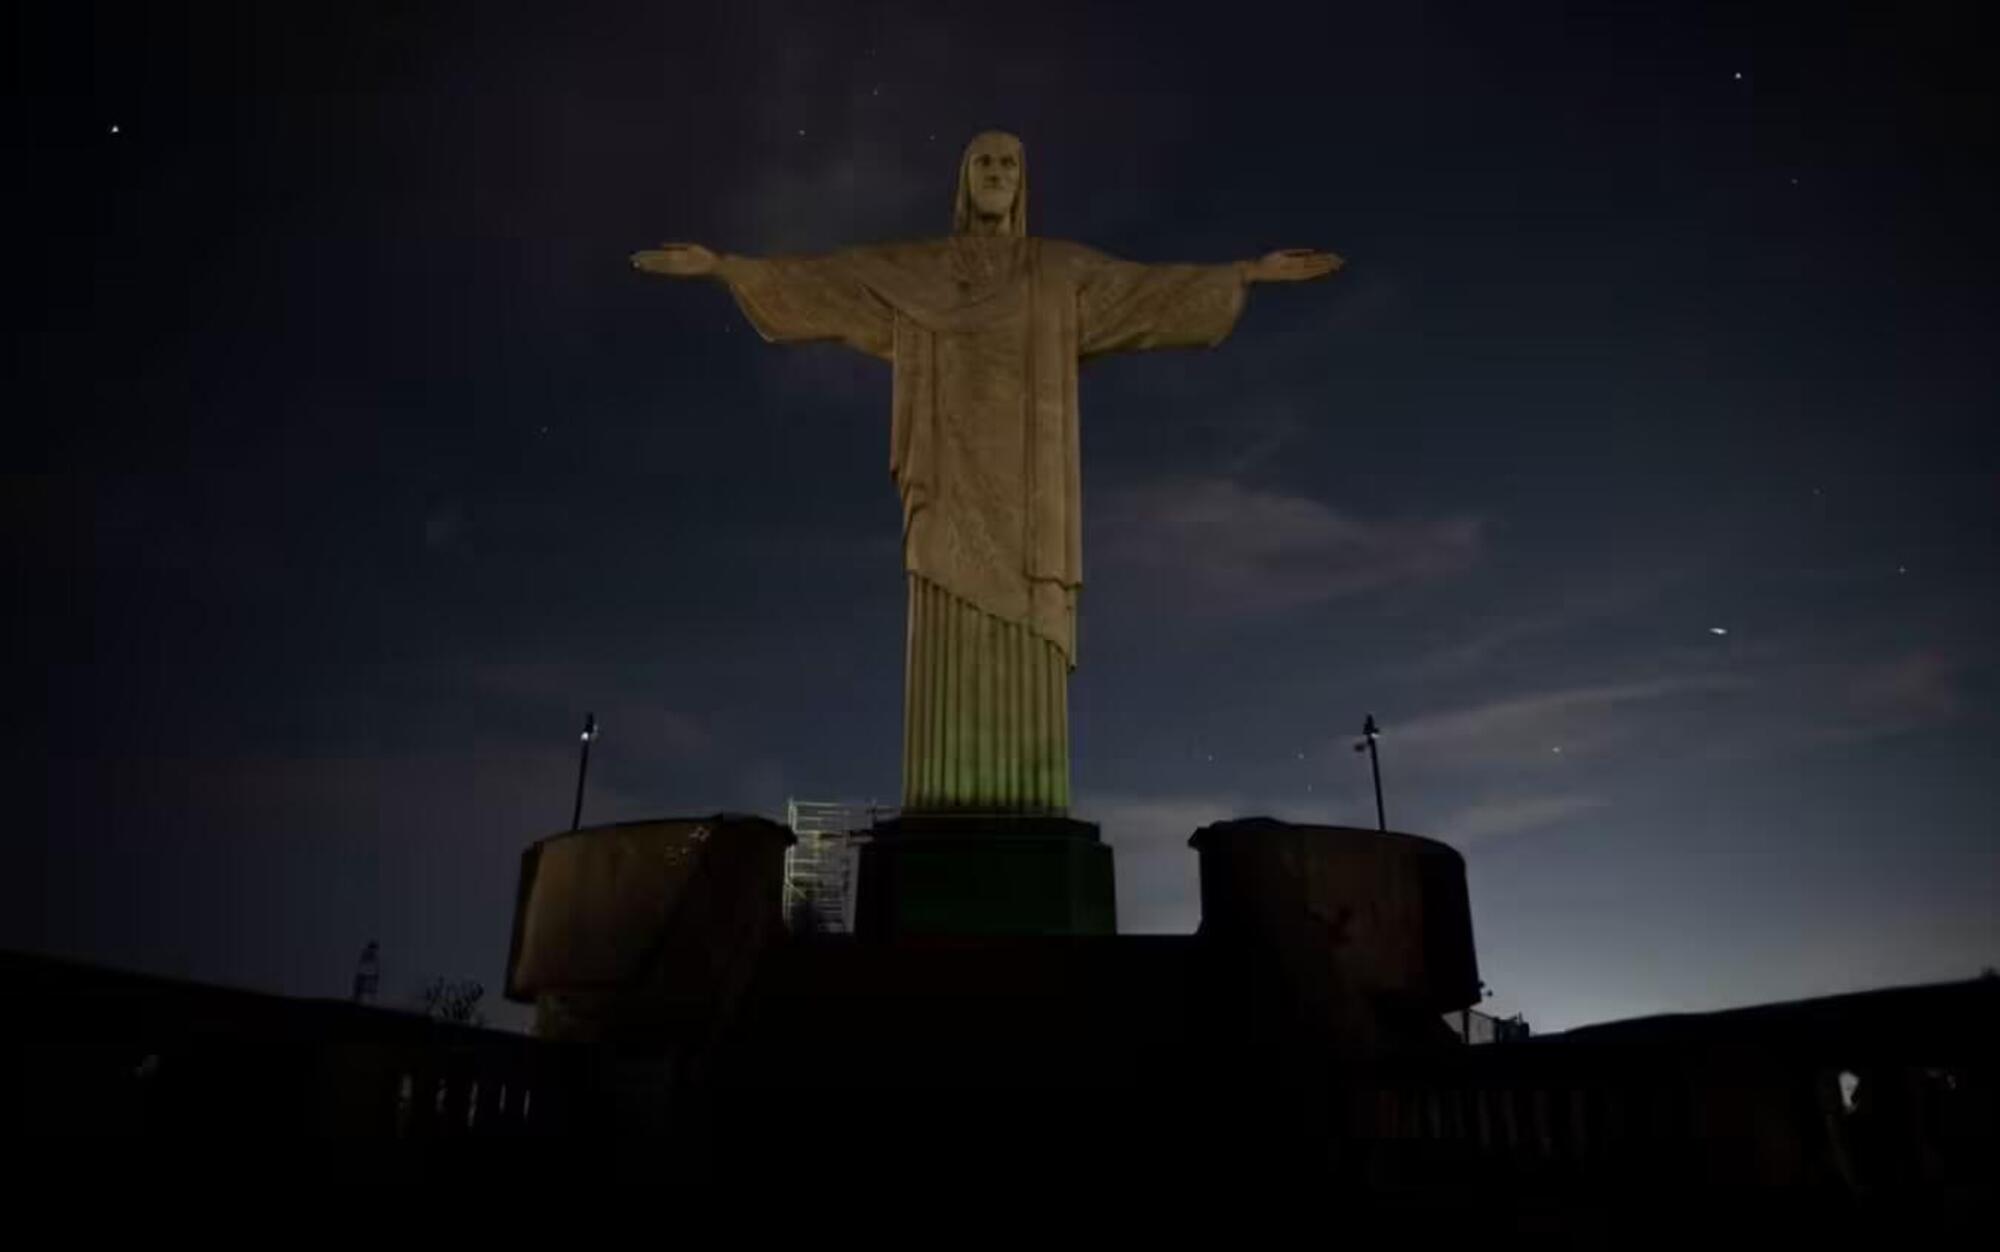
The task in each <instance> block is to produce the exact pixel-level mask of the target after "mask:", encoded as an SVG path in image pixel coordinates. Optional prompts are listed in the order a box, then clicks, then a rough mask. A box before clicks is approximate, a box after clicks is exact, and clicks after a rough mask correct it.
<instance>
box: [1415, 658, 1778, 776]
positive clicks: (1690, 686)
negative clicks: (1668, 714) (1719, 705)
mask: <svg viewBox="0 0 2000 1252" xmlns="http://www.w3.org/2000/svg"><path fill="white" fill-rule="evenodd" d="M1747 685H1748V683H1747V682H1746V681H1745V680H1743V679H1741V678H1735V677H1730V676H1726V675H1706V674H1698V675H1687V676H1681V677H1671V678H1657V679H1648V680H1644V681H1640V682H1626V683H1607V684H1600V685H1597V686H1586V687H1569V688H1563V689H1560V690H1556V691H1543V692H1537V693H1534V694H1532V695H1524V696H1515V697H1513V698H1511V699H1506V700H1498V701H1494V702H1492V703H1488V704H1481V705H1475V706H1473V707H1471V708H1465V709H1454V710H1451V711H1449V712H1444V713H1433V714H1431V715H1429V716H1426V717H1419V718H1417V719H1415V720H1413V721H1410V722H1406V723H1403V724H1401V725H1397V726H1394V727H1392V728H1390V729H1389V730H1387V731H1385V734H1384V738H1385V740H1390V739H1393V741H1394V743H1395V744H1396V745H1397V748H1398V750H1403V749H1409V748H1418V749H1422V750H1424V751H1425V752H1427V753H1429V754H1430V755H1431V756H1432V757H1433V758H1434V759H1438V760H1440V761H1450V760H1457V761H1459V762H1461V763H1467V764H1470V763H1475V762H1489V761H1492V760H1494V759H1510V758H1519V757H1524V756H1526V757H1537V758H1539V757H1542V756H1545V755H1549V754H1552V753H1554V752H1555V750H1556V749H1557V748H1560V749H1562V751H1563V752H1565V753H1568V754H1570V755H1585V754H1588V753H1591V752H1595V751H1598V750H1600V749H1602V748H1604V747H1606V746H1608V745H1610V744H1612V743H1615V742H1619V741H1622V740H1624V739H1627V738H1631V737H1634V736H1636V735H1638V734H1640V733H1641V731H1642V730H1643V729H1644V725H1643V723H1641V722H1639V721H1638V720H1637V719H1636V718H1635V717H1634V711H1635V710H1636V709H1638V708H1640V707H1642V706H1648V705H1658V704H1661V703H1664V702H1667V701H1672V700H1676V699H1680V698H1683V697H1688V696H1695V695H1706V694H1714V693H1720V692H1729V691H1735V690H1739V689H1741V688H1743V687H1745V686H1747Z"/></svg>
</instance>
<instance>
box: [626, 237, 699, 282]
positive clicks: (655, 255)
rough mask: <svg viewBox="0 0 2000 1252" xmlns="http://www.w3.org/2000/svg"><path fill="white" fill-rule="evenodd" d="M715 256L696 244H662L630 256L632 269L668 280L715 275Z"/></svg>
mask: <svg viewBox="0 0 2000 1252" xmlns="http://www.w3.org/2000/svg"><path fill="white" fill-rule="evenodd" d="M716 259H717V258H716V255H715V254H714V253H713V252H710V251H709V250H708V249H707V248H704V247H702V246H701V245H700V244H698V243H663V244H661V245H660V246H659V247H657V248H652V249H648V250H647V251H645V252H634V253H633V254H632V268H633V269H636V270H644V271H645V272H646V273H648V274H665V275H666V276H667V277H669V278H706V277H708V276H709V275H710V274H713V273H715V266H716Z"/></svg>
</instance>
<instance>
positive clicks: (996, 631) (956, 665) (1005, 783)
mask: <svg viewBox="0 0 2000 1252" xmlns="http://www.w3.org/2000/svg"><path fill="white" fill-rule="evenodd" d="M720 274H721V277H722V278H723V279H724V281H726V282H727V283H728V285H729V287H730V290H731V291H732V292H733V293H734V294H735V297H736V301H737V303H738V305H739V306H740V307H741V308H742V310H743V313H744V315H745V316H746V317H748V318H749V319H750V321H751V323H752V324H753V325H754V326H756V328H757V330H758V332H759V333H760V334H762V335H763V336H764V338H766V339H768V340H770V341H772V342H774V343H794V342H801V341H806V340H815V339H833V340H839V341H841V342H843V343H846V344H847V345H849V346H850V347H853V348H855V349H858V350H859V351H862V352H866V353H868V354H869V355H871V356H876V357H881V358H882V359H884V360H887V361H889V362H891V364H892V365H893V367H894V371H895V386H894V400H893V414H894V416H893V420H892V422H891V424H890V433H889V472H890V475H891V477H892V478H893V479H894V480H895V483H896V487H897V490H898V492H899V493H900V494H901V496H902V502H903V564H904V568H905V570H906V571H907V572H908V575H909V581H910V625H909V633H910V639H909V646H908V650H907V653H906V661H905V669H906V682H905V687H906V693H905V694H906V701H905V709H904V759H903V804H904V807H905V808H906V809H911V810H942V809H976V810H993V811H1055V812H1060V811H1063V810H1064V809H1066V808H1067V807H1068V803H1069V732H1068V721H1069V718H1068V702H1067V690H1068V671H1069V670H1070V669H1071V668H1073V667H1074V665H1075V659H1076V600H1077V592H1078V589H1079V588H1080V587H1081V586H1082V583H1083V547H1082V535H1081V524H1082V509H1081V505H1080V500H1081V492H1080V483H1079V476H1078V459H1079V458H1078V439H1077V401H1076V397H1077V384H1076V372H1077V366H1078V363H1079V362H1081V361H1083V360H1086V359H1088V358H1090V357H1093V356H1099V355H1102V354H1105V353H1110V352H1121V351H1135V350H1140V349H1146V348H1169V347H1209V346H1213V345H1214V344H1217V343H1219V342H1221V341H1222V340H1223V339H1224V338H1225V337H1227V336H1228V334H1229V332H1230V330H1231V329H1232V328H1233V327H1234V326H1235V324H1236V318H1237V316H1238V314H1239V313H1241V311H1242V308H1243V296H1244V282H1243V278H1242V274H1241V271H1240V270H1239V269H1238V267H1237V266H1235V265H1233V264H1232V265H1139V264H1134V263H1132V262H1128V261H1119V260H1115V259H1113V258H1111V257H1107V256H1105V255H1103V254H1102V253H1098V252H1094V251H1092V250H1091V249H1089V248H1085V247H1083V246H1081V245H1078V244H1073V243H1063V242H1060V241H1057V240H1045V239H1034V238H1012V237H988V236H975V235H953V236H950V237H948V238H945V239H939V240H926V241H921V242H915V243H896V244H883V245H879V246H874V247H862V248H851V249H847V250H844V251H841V252H836V253H832V254H829V255H826V256H818V257H770V258H750V257H734V256H732V257H728V258H725V259H724V260H723V262H722V264H721V267H720Z"/></svg>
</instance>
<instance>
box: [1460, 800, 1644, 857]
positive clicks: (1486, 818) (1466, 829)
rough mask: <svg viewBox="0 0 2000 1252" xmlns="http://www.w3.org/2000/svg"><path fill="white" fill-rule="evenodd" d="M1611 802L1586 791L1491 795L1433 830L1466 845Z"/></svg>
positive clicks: (1553, 822)
mask: <svg viewBox="0 0 2000 1252" xmlns="http://www.w3.org/2000/svg"><path fill="white" fill-rule="evenodd" d="M1609 803H1610V801H1609V800H1607V799H1606V798H1604V797H1603V796H1594V795H1583V794H1573V795H1543V796H1496V797H1489V798H1486V799H1482V800H1480V801H1478V802H1476V803H1474V804H1471V805H1468V806H1466V807H1465V808H1462V809H1459V810H1458V811H1456V812H1454V813H1451V814H1450V815H1448V816H1447V817H1445V818H1444V819H1443V820H1442V821H1440V822H1438V823H1437V824H1436V829H1435V830H1434V831H1433V832H1431V833H1433V834H1435V835H1436V836H1437V837H1438V838H1440V839H1446V840H1449V841H1450V842H1451V843H1453V844H1455V845H1458V846H1460V847H1463V846H1464V845H1465V844H1468V843H1472V842H1475V841H1477V840H1482V839H1493V838H1497V837H1499V836H1502V835H1518V834H1525V833H1527V832H1529V831H1535V830H1541V829H1543V828H1544V827H1548V826H1554V825H1556V824H1557V823H1559V822H1563V821H1567V820H1568V819H1570V818H1572V817H1577V816H1579V815H1581V814H1584V813H1591V812H1595V811H1596V810H1598V809H1601V808H1604V807H1605V806H1606V805H1608V804H1609Z"/></svg>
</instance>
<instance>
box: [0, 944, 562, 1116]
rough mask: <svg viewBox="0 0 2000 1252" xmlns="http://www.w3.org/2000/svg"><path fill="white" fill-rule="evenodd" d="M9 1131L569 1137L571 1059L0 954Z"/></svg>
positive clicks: (486, 1036) (493, 1037)
mask: <svg viewBox="0 0 2000 1252" xmlns="http://www.w3.org/2000/svg"><path fill="white" fill-rule="evenodd" d="M0 975H4V976H6V977H7V980H8V986H9V1000H10V1005H9V1007H10V1016H11V1017H12V1018H13V1020H14V1023H15V1024H14V1025H13V1026H11V1027H10V1028H9V1030H8V1032H7V1034H6V1037H5V1038H0V1065H4V1067H5V1070H6V1076H5V1078H4V1079H0V1084H4V1085H0V1092H4V1093H5V1097H6V1104H7V1106H8V1107H6V1108H5V1110H4V1118H0V1120H4V1122H5V1123H6V1124H8V1125H10V1126H11V1127H12V1128H13V1129H15V1130H16V1131H17V1132H26V1133H30V1134H57V1135H86V1136H102V1135H111V1136H123V1135H133V1136H146V1135H166V1136H177V1135H207V1134H221V1133H231V1132H241V1133H260V1132H261V1133H277V1134H306V1135H336V1136H345V1135H354V1136H363V1137H370V1138H403V1139H431V1138H439V1137H458V1136H468V1135H472V1136H513V1135H522V1134H529V1133H551V1132H554V1131H558V1130H562V1129H564V1128H565V1127H566V1126H567V1125H568V1124H569V1123H570V1121H571V1119H572V1116H573V1114H574V1113H575V1110H576V1099H575V1097H576V1095H577V1093H578V1091H579V1090H580V1089H581V1088H580V1086H579V1077H580V1075H582V1074H583V1073H584V1072H585V1071H584V1070H583V1069H581V1068H580V1067H579V1056H578V1054H577V1053H575V1052H574V1051H573V1050H569V1049H565V1048H562V1047H559V1046H556V1045H552V1044H548V1043H544V1042H541V1041H539V1040H535V1039H531V1038H528V1037H526V1036H523V1035H515V1034H508V1033H505V1032H501V1031H492V1030H482V1029H475V1028H471V1027H465V1026H452V1025H446V1024H443V1023H439V1022H433V1021H430V1020H427V1019H425V1018H423V1017H420V1016H417V1015H415V1014H410V1013H398V1012H393V1011H389V1010H385V1009H377V1008H367V1007H361V1006H357V1005H351V1004H342V1003H338V1002H332V1001H312V1000H293V999H287V998H284V997H279V996H269V995H261V994H258V993H255V992H247V991H236V990H230V989H225V988H216V987H205V986H199V985H195V984H188V983H179V982H174V981H171V980H167V979H158V978H149V977H145V976H140V975H131V974H120V973H113V972H109V971H104V970H97V969H90V968H87V967H81V966H73V965H68V964H65V963H62V962H56V961H48V960H42V959H39V958H34V957H22V956H14V955H4V954H0Z"/></svg>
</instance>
